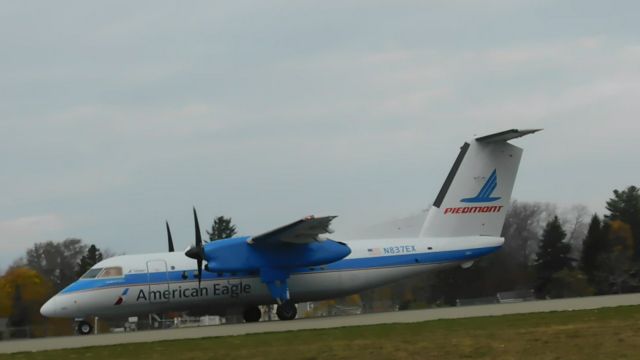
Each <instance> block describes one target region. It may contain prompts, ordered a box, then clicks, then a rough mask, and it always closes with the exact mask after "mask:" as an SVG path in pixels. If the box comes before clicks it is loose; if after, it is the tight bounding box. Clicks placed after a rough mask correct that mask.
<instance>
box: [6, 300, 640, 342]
mask: <svg viewBox="0 0 640 360" xmlns="http://www.w3.org/2000/svg"><path fill="white" fill-rule="evenodd" d="M624 305H640V294H625V295H608V296H592V297H584V298H572V299H557V300H542V301H528V302H520V303H511V304H492V305H476V306H463V307H449V308H439V309H426V310H408V311H399V312H388V313H377V314H363V315H350V316H334V317H324V318H311V319H299V320H294V321H269V322H259V323H251V324H232V325H218V326H203V327H193V328H182V329H170V330H149V331H138V332H128V333H115V334H103V335H88V336H64V337H50V338H42V339H29V340H10V341H0V353H14V352H22V351H41V350H55V349H67V348H80V347H86V346H103V345H115V344H129V343H140V342H150V341H162V340H178V339H194V338H203V337H213V336H229V335H245V334H256V333H267V332H278V331H292V330H309V329H327V328H335V327H343V326H358V325H375V324H390V323H413V322H420V321H427V320H437V319H457V318H468V317H479V316H494V315H507V314H524V313H536V312H548V311H566V310H586V309H597V308H603V307H614V306H624Z"/></svg>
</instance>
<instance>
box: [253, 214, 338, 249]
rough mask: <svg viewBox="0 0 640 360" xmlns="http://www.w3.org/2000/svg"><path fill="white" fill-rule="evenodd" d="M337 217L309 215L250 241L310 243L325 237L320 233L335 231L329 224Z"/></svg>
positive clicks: (265, 243) (268, 243) (261, 243)
mask: <svg viewBox="0 0 640 360" xmlns="http://www.w3.org/2000/svg"><path fill="white" fill-rule="evenodd" d="M335 218H336V216H323V217H314V216H307V217H305V218H304V219H300V220H298V221H295V222H292V223H291V224H289V225H285V226H283V227H279V228H277V229H275V230H271V231H269V232H266V233H264V234H261V235H258V236H254V237H253V238H251V239H250V240H249V243H250V244H256V245H274V244H277V243H282V242H284V243H293V244H308V243H311V242H314V241H322V240H323V239H322V238H320V235H322V234H326V233H332V232H333V230H331V229H330V228H329V225H330V224H331V220H333V219H335Z"/></svg>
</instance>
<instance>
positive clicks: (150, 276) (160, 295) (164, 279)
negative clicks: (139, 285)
mask: <svg viewBox="0 0 640 360" xmlns="http://www.w3.org/2000/svg"><path fill="white" fill-rule="evenodd" d="M147 281H148V283H149V302H151V303H166V302H169V299H170V297H171V291H170V290H169V274H168V273H167V262H166V261H164V260H149V261H147Z"/></svg>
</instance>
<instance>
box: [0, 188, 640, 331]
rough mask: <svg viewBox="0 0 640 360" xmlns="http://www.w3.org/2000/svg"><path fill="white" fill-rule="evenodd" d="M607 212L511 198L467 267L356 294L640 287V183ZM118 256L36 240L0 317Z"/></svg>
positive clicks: (215, 234)
mask: <svg viewBox="0 0 640 360" xmlns="http://www.w3.org/2000/svg"><path fill="white" fill-rule="evenodd" d="M606 210H607V212H608V213H606V214H604V215H603V216H600V215H598V214H593V215H591V216H590V219H589V213H588V211H587V209H586V208H585V207H584V206H574V207H573V208H571V209H569V210H565V211H558V209H557V207H556V206H555V205H553V204H549V203H530V202H518V201H513V203H512V204H511V206H510V209H509V211H508V213H507V216H506V219H505V224H504V227H503V231H502V236H503V237H504V238H505V243H504V245H503V247H502V249H500V250H499V251H497V252H496V253H494V254H491V255H489V256H486V257H483V258H481V259H479V260H478V261H477V262H476V264H474V265H473V266H472V267H471V268H469V269H461V268H452V269H447V270H442V271H439V272H436V273H427V274H424V275H420V276H417V277H415V278H411V279H407V280H404V281H401V282H398V283H395V284H391V285H388V286H385V287H382V288H378V289H373V290H368V291H365V292H362V293H361V294H359V298H360V299H361V302H362V306H363V308H364V309H365V311H366V310H375V308H376V307H377V306H378V305H376V304H380V303H385V304H391V305H395V306H396V307H399V308H401V309H402V308H410V307H424V306H441V305H455V304H456V301H457V300H458V299H466V298H480V297H491V296H495V294H496V293H499V292H504V291H511V290H533V291H534V293H535V295H536V296H537V297H539V298H561V297H572V296H586V295H593V294H614V293H626V292H637V291H640V189H638V188H637V187H636V186H629V187H627V188H626V189H624V190H614V191H613V196H612V197H611V198H610V199H609V200H607V202H606ZM207 234H208V236H209V241H215V240H217V239H223V238H228V237H232V236H234V235H235V234H236V226H235V225H233V223H232V221H231V218H227V217H224V216H218V217H215V218H214V219H213V223H212V225H211V227H210V230H207ZM113 255H114V254H113V252H111V251H109V250H104V251H101V250H100V249H99V248H98V247H96V246H95V245H93V244H92V245H87V244H85V243H84V242H83V241H82V240H81V239H75V238H70V239H66V240H63V241H58V242H54V241H47V242H43V243H37V244H35V245H34V246H33V247H31V248H29V249H28V250H27V251H26V253H25V255H24V256H23V257H21V258H20V259H18V260H16V261H15V262H14V263H13V264H12V265H11V267H10V268H9V269H8V270H7V271H6V273H5V274H4V275H3V276H1V277H0V290H1V291H0V317H9V320H10V325H11V326H25V325H28V324H33V323H37V322H39V321H42V317H41V316H40V314H39V308H40V307H41V306H42V304H43V303H44V302H45V301H46V300H47V299H48V298H49V297H50V296H52V295H53V294H55V293H57V292H58V291H60V290H62V289H63V288H64V287H66V286H67V285H69V284H70V283H72V282H73V281H75V280H76V279H77V278H78V277H80V276H81V275H82V274H84V273H85V272H86V271H87V270H88V269H89V268H91V267H92V266H93V265H95V264H96V263H98V262H100V261H101V260H102V259H105V258H108V257H110V256H113ZM339 302H340V300H338V303H339ZM350 302H353V299H351V300H350Z"/></svg>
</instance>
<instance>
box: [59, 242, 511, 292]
mask: <svg viewBox="0 0 640 360" xmlns="http://www.w3.org/2000/svg"><path fill="white" fill-rule="evenodd" d="M499 248H500V246H492V247H485V248H476V249H465V250H452V251H440V252H431V253H413V254H402V255H387V256H376V257H373V256H372V257H362V258H355V259H343V260H340V261H337V262H334V263H331V264H327V265H324V266H316V267H313V268H307V267H305V268H298V269H295V270H294V271H292V272H291V274H292V275H294V274H301V273H320V272H327V271H349V270H365V269H373V268H384V267H394V266H403V265H414V264H436V263H446V262H455V261H464V260H471V259H475V258H478V257H481V256H484V255H487V254H490V253H492V252H494V251H496V250H497V249H499ZM169 265H171V264H169ZM185 272H186V274H187V278H186V279H184V278H183V273H185ZM257 276H258V274H257V273H248V272H238V273H222V274H218V273H211V272H207V271H203V272H202V280H203V281H206V280H225V279H236V278H244V277H257ZM195 279H196V270H195V269H193V270H186V271H182V270H172V271H168V272H166V273H165V272H155V273H146V272H143V273H136V274H126V275H125V276H124V277H123V278H116V279H114V278H110V279H80V280H78V281H76V282H74V283H73V284H71V285H69V286H67V287H66V288H65V289H64V290H62V291H61V292H60V293H61V294H68V293H73V292H77V291H84V290H92V289H101V288H111V287H123V286H135V285H145V284H148V283H166V282H167V281H168V282H171V283H174V282H177V283H180V282H185V281H193V280H195Z"/></svg>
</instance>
